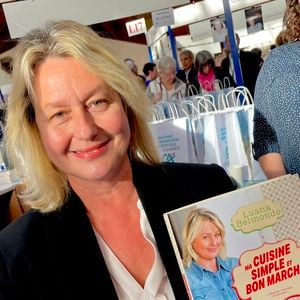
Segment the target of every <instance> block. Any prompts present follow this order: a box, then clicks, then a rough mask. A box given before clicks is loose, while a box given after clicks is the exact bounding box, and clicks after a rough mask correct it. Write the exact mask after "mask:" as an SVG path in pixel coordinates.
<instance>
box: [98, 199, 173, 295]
mask: <svg viewBox="0 0 300 300" xmlns="http://www.w3.org/2000/svg"><path fill="white" fill-rule="evenodd" d="M137 206H138V208H139V210H140V213H141V215H140V226H141V230H142V233H143V235H144V237H145V238H146V239H147V240H148V241H149V243H150V244H151V245H152V247H153V249H154V252H155V259H154V263H153V266H152V268H151V270H150V272H149V274H148V276H147V279H146V282H145V286H144V288H142V287H141V286H140V285H139V284H138V282H137V281H136V280H135V279H134V278H133V277H132V275H131V274H130V273H129V272H128V271H127V270H126V268H125V267H124V266H123V265H122V263H121V262H120V261H119V259H118V258H117V257H116V256H115V255H114V253H113V252H112V251H111V250H110V248H109V247H108V245H107V244H106V243H105V241H104V240H103V239H102V238H101V236H100V235H99V234H98V233H97V232H96V230H95V228H94V232H95V234H96V237H97V241H98V244H99V246H100V249H101V251H102V254H103V257H104V260H105V263H106V266H107V268H108V270H109V273H110V276H111V278H112V281H113V284H114V287H115V290H116V292H117V295H118V298H119V299H120V300H136V299H139V300H151V299H155V300H173V299H174V300H175V296H174V293H173V290H172V288H171V285H170V282H169V279H168V276H167V273H166V270H165V268H164V265H163V263H162V261H161V258H160V255H159V252H158V250H157V247H156V242H155V239H154V235H153V232H152V230H151V227H150V224H149V222H148V219H147V216H146V214H145V212H144V209H143V207H142V204H141V202H140V200H138V203H137Z"/></svg>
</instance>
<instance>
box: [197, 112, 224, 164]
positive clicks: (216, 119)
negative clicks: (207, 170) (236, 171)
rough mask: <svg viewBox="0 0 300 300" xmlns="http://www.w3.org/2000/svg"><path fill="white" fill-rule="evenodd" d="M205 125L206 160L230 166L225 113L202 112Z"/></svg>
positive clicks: (206, 161)
mask: <svg viewBox="0 0 300 300" xmlns="http://www.w3.org/2000/svg"><path fill="white" fill-rule="evenodd" d="M200 118H202V119H203V126H204V148H205V155H204V162H205V163H216V164H218V165H220V166H222V167H223V168H225V169H227V168H228V166H229V152H228V136H227V128H226V118H225V115H224V114H223V113H218V112H211V113H207V114H202V115H201V117H200Z"/></svg>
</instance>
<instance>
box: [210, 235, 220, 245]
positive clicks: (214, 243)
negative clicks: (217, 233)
mask: <svg viewBox="0 0 300 300" xmlns="http://www.w3.org/2000/svg"><path fill="white" fill-rule="evenodd" d="M210 242H211V244H212V245H217V244H218V238H216V237H214V236H212V237H211V240H210Z"/></svg>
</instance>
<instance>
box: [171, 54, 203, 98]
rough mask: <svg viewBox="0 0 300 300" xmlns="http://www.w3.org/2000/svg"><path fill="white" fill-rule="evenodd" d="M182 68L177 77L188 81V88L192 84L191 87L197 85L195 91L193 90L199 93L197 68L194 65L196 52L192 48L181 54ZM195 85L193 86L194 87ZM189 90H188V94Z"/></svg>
mask: <svg viewBox="0 0 300 300" xmlns="http://www.w3.org/2000/svg"><path fill="white" fill-rule="evenodd" d="M179 58H180V62H181V66H182V69H181V70H179V71H178V72H177V74H176V77H177V78H178V79H180V80H181V81H183V82H184V83H186V85H187V89H189V86H191V89H193V87H195V89H194V91H192V90H191V92H194V93H196V92H197V93H199V92H200V91H199V82H198V78H197V73H198V72H197V70H196V69H195V65H194V53H193V52H192V51H191V50H183V51H182V52H180V54H179ZM192 86H193V87H192ZM188 93H189V90H187V91H186V96H188Z"/></svg>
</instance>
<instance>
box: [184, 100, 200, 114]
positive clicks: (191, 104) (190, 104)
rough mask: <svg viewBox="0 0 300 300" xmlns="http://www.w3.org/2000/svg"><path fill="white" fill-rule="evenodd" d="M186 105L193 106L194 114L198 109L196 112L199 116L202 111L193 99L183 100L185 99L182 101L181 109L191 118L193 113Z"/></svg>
mask: <svg viewBox="0 0 300 300" xmlns="http://www.w3.org/2000/svg"><path fill="white" fill-rule="evenodd" d="M184 106H185V107H187V108H188V107H191V108H192V116H194V111H196V113H197V115H198V116H199V115H200V112H199V110H198V109H197V107H196V106H195V105H194V103H193V101H191V100H183V101H181V103H180V109H181V111H183V112H184V113H185V115H186V116H187V117H188V118H190V117H191V114H190V113H189V112H187V111H186V110H185V108H184Z"/></svg>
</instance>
